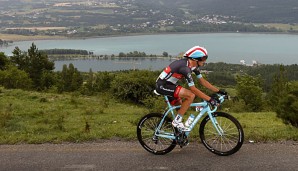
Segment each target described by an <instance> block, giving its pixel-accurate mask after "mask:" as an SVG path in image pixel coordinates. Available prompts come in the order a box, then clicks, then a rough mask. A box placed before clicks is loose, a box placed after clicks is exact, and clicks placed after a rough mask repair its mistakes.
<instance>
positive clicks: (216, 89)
mask: <svg viewBox="0 0 298 171" xmlns="http://www.w3.org/2000/svg"><path fill="white" fill-rule="evenodd" d="M198 80H199V83H200V84H201V85H202V86H204V87H206V88H208V89H209V90H211V91H213V92H215V93H216V92H218V91H219V89H218V88H216V87H214V86H213V85H212V84H210V83H209V82H208V81H207V80H205V78H203V77H200V78H198Z"/></svg>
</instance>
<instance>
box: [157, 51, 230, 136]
mask: <svg viewBox="0 0 298 171" xmlns="http://www.w3.org/2000/svg"><path fill="white" fill-rule="evenodd" d="M183 56H184V57H185V58H183V59H180V60H176V61H174V62H172V63H171V64H170V65H169V66H168V67H166V68H165V69H164V70H163V71H162V73H161V74H160V75H159V77H158V78H157V80H156V91H157V92H158V93H159V94H162V95H167V96H168V97H169V101H170V103H171V104H172V105H178V104H181V108H180V109H179V110H178V114H177V116H176V118H175V119H174V120H173V122H172V125H173V126H174V127H176V128H178V129H180V130H182V131H188V130H189V129H188V128H186V127H185V126H184V124H183V123H182V118H183V115H184V114H185V112H186V111H187V109H188V108H189V106H190V104H191V103H192V102H193V100H194V98H195V96H198V97H200V98H202V99H204V100H206V101H208V102H209V103H210V104H211V105H212V106H217V105H219V100H218V98H216V97H210V96H208V95H206V94H205V93H203V92H202V91H200V90H199V89H198V88H196V87H195V84H194V81H193V78H192V76H191V74H192V72H193V73H195V74H196V76H197V78H198V81H199V83H200V84H201V85H203V86H204V87H206V88H207V89H209V90H211V91H213V92H216V93H219V94H222V95H227V92H225V91H224V90H219V89H218V88H216V87H214V86H213V85H211V84H210V83H209V82H208V81H207V80H205V79H204V78H203V77H202V74H201V73H200V69H199V67H200V66H203V65H204V64H205V62H206V60H207V58H208V54H207V50H206V49H205V48H204V47H200V46H194V47H192V48H190V49H189V50H188V51H187V52H186V53H185V54H184V55H183ZM183 77H184V78H185V79H186V81H187V83H188V86H189V89H186V88H184V87H182V86H180V85H178V84H177V81H178V80H180V79H182V78H183ZM182 98H184V100H183V102H182Z"/></svg>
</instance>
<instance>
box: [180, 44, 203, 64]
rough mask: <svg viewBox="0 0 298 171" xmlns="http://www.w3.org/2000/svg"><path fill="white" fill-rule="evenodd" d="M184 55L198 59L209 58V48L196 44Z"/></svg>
mask: <svg viewBox="0 0 298 171" xmlns="http://www.w3.org/2000/svg"><path fill="white" fill-rule="evenodd" d="M184 57H187V58H190V59H192V60H196V61H202V60H206V59H207V58H208V53H207V50H206V49H205V48H204V47H200V46H194V47H192V48H190V49H189V50H188V51H187V52H185V54H184Z"/></svg>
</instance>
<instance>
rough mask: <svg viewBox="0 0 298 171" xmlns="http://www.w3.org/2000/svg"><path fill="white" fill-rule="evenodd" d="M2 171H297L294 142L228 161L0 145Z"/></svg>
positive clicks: (115, 148) (196, 147)
mask: <svg viewBox="0 0 298 171" xmlns="http://www.w3.org/2000/svg"><path fill="white" fill-rule="evenodd" d="M0 170H1V171H27V170H28V171H44V170H45V171H48V170H50V171H52V170H53V171H57V170H61V171H89V170H92V171H93V170H103V171H106V170H107V171H109V170H120V171H125V170H129V171H135V170H154V171H155V170H157V171H158V170H177V171H184V170H204V171H205V170H221V171H224V170H229V171H231V170H240V171H249V170H253V171H256V170H260V171H267V170H268V171H269V170H270V171H273V170H280V171H294V170H295V171H298V142H293V141H287V142H278V143H261V144H251V143H250V144H243V146H242V148H241V149H240V151H238V152H237V153H235V154H233V155H231V156H225V157H222V156H217V155H215V154H213V153H211V152H209V151H208V150H207V149H206V148H205V147H204V146H203V145H202V144H197V143H196V142H191V144H190V145H188V146H187V147H184V148H182V149H180V148H179V147H176V148H175V149H174V150H173V151H172V152H171V153H169V154H166V155H162V156H156V155H153V154H150V153H148V152H147V151H145V150H144V149H143V148H142V147H141V146H140V145H139V144H138V142H125V141H102V142H96V143H83V144H40V145H0Z"/></svg>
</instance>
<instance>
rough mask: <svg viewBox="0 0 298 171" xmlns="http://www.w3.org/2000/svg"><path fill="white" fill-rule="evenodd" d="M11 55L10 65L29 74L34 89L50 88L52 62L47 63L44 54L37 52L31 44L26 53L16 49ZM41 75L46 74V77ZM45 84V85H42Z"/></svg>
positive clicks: (47, 60)
mask: <svg viewBox="0 0 298 171" xmlns="http://www.w3.org/2000/svg"><path fill="white" fill-rule="evenodd" d="M12 53H13V56H12V57H11V61H12V63H14V64H15V65H16V66H17V67H18V68H19V69H21V70H24V71H25V72H27V73H28V74H29V76H30V78H31V80H32V81H33V87H34V88H35V89H37V90H42V89H45V88H49V87H50V86H51V84H49V83H53V81H52V79H53V77H50V74H53V72H52V71H53V70H54V62H52V61H49V59H48V56H47V55H46V54H43V53H41V52H39V51H38V49H37V47H36V45H35V44H34V43H32V45H31V47H30V48H29V49H28V52H27V53H25V52H22V51H21V50H20V49H19V48H18V47H16V48H15V49H14V51H13V52H12ZM43 74H46V76H44V75H43ZM46 79H51V80H46ZM45 82H46V84H43V83H45Z"/></svg>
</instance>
